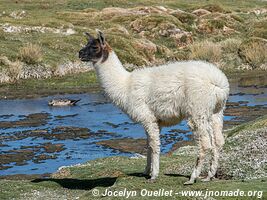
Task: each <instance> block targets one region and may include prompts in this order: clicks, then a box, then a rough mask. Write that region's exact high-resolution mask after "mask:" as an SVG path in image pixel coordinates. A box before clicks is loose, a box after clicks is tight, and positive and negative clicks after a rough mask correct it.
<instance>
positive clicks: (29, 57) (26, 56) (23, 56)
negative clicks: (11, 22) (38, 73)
mask: <svg viewBox="0 0 267 200" xmlns="http://www.w3.org/2000/svg"><path fill="white" fill-rule="evenodd" d="M19 59H20V60H21V61H22V62H25V63H27V64H36V63H40V62H41V61H42V59H43V53H42V49H41V47H40V46H38V45H35V44H31V43H29V44H27V45H26V46H24V47H22V48H21V49H20V50H19Z"/></svg>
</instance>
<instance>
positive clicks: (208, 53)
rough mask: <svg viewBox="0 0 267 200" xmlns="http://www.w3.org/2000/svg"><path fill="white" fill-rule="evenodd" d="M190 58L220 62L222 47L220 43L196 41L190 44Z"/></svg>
mask: <svg viewBox="0 0 267 200" xmlns="http://www.w3.org/2000/svg"><path fill="white" fill-rule="evenodd" d="M190 51H191V54H190V55H189V58H190V59H194V60H206V61H210V62H213V63H215V62H218V61H219V60H220V59H221V54H222V48H221V45H220V44H216V43H214V42H210V41H205V42H198V43H194V44H192V45H191V46H190Z"/></svg>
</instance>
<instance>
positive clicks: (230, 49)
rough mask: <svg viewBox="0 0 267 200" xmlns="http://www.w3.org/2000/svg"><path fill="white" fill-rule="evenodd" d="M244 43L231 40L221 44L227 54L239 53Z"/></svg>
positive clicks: (239, 40)
mask: <svg viewBox="0 0 267 200" xmlns="http://www.w3.org/2000/svg"><path fill="white" fill-rule="evenodd" d="M241 43H242V40H241V39H235V38H229V39H226V40H224V41H222V42H221V46H222V50H223V51H224V52H226V53H237V51H238V48H239V47H240V45H241Z"/></svg>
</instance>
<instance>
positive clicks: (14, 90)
mask: <svg viewBox="0 0 267 200" xmlns="http://www.w3.org/2000/svg"><path fill="white" fill-rule="evenodd" d="M95 89H98V83H97V80H96V74H95V73H94V72H92V71H91V72H86V73H80V74H72V75H66V76H63V77H51V78H47V79H26V80H19V81H17V82H15V83H13V84H8V83H6V84H1V85H0V99H5V98H11V99H14V98H33V97H39V96H48V95H54V94H65V93H84V92H89V91H91V92H92V91H94V90H95Z"/></svg>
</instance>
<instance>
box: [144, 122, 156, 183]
mask: <svg viewBox="0 0 267 200" xmlns="http://www.w3.org/2000/svg"><path fill="white" fill-rule="evenodd" d="M145 129H146V131H147V137H148V145H149V147H148V148H149V149H150V150H151V169H150V171H151V179H152V180H154V179H156V178H157V177H158V174H159V155H160V137H159V134H160V128H159V126H158V124H157V123H148V124H146V125H145Z"/></svg>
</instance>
